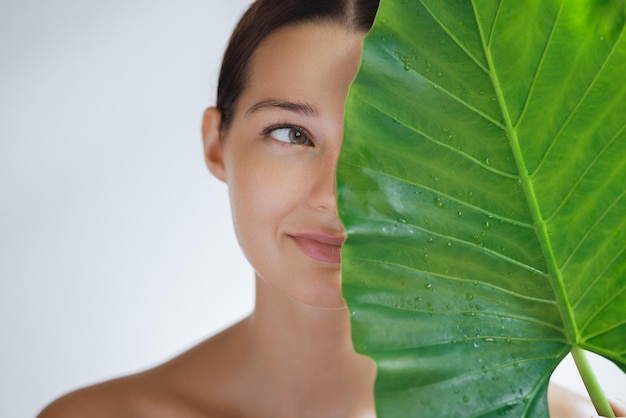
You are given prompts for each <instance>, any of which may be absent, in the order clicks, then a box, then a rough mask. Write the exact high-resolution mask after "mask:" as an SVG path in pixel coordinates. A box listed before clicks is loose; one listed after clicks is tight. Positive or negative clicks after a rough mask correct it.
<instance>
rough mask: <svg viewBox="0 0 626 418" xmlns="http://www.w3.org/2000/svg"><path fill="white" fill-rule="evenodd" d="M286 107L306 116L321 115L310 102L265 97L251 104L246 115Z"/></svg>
mask: <svg viewBox="0 0 626 418" xmlns="http://www.w3.org/2000/svg"><path fill="white" fill-rule="evenodd" d="M274 109H284V110H289V111H291V112H295V113H300V114H303V115H305V116H319V112H318V111H317V109H316V108H315V107H313V106H311V105H310V104H308V103H295V102H290V101H287V100H281V99H265V100H261V101H260V102H258V103H255V104H253V105H252V106H250V109H248V110H247V111H246V117H247V116H249V115H250V114H251V113H254V112H258V111H260V110H274Z"/></svg>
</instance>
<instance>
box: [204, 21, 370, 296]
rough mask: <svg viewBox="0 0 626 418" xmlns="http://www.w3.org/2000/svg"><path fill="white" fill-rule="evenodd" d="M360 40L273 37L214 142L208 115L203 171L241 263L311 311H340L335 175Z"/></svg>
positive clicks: (299, 31) (329, 32)
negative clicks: (219, 187)
mask: <svg viewBox="0 0 626 418" xmlns="http://www.w3.org/2000/svg"><path fill="white" fill-rule="evenodd" d="M363 37H364V34H363V33H360V32H351V31H349V30H348V29H346V28H344V27H342V26H340V25H339V24H333V23H316V24H308V23H305V24H301V25H298V26H289V27H285V28H282V29H279V30H277V31H276V32H274V33H272V34H271V35H270V36H268V37H267V38H266V39H265V40H264V41H263V42H262V43H261V44H260V45H259V47H258V49H257V50H256V51H255V53H254V55H253V56H252V60H251V62H250V79H249V85H248V86H247V88H246V90H245V91H244V92H243V94H242V96H241V97H240V98H239V101H238V103H237V107H236V109H235V113H234V115H233V119H232V122H231V125H230V126H229V129H228V131H227V132H226V133H224V134H223V135H222V137H221V138H220V133H219V112H218V111H217V110H215V109H210V110H209V111H207V114H206V115H205V121H204V128H203V129H204V132H203V134H204V140H205V152H206V156H207V163H208V165H209V168H210V170H211V171H212V172H213V173H214V174H215V175H216V176H217V177H218V178H220V179H222V180H224V181H225V182H226V183H227V184H228V187H229V193H230V200H231V207H232V213H233V221H234V225H235V231H236V234H237V238H238V240H239V243H240V245H241V247H242V249H243V251H244V253H245V255H246V257H247V258H248V260H249V261H250V263H251V264H252V266H253V268H254V270H255V272H256V274H257V276H258V277H259V278H261V279H262V280H265V281H266V282H268V283H270V284H272V285H274V286H276V287H277V288H279V289H280V290H281V291H283V292H284V293H285V294H287V295H288V296H289V297H291V298H293V299H295V300H298V301H300V302H302V303H305V304H307V305H311V306H318V307H343V306H344V301H343V298H342V296H341V279H340V274H339V267H340V247H341V244H342V243H343V240H344V237H345V234H344V231H343V228H342V226H341V223H340V221H339V219H338V217H337V207H336V195H335V170H336V166H337V159H338V156H339V151H340V148H341V142H342V137H343V118H344V107H345V102H346V95H347V92H348V88H349V86H350V83H351V82H352V80H353V79H354V77H355V75H356V72H357V69H358V65H359V62H360V55H361V49H362V43H363Z"/></svg>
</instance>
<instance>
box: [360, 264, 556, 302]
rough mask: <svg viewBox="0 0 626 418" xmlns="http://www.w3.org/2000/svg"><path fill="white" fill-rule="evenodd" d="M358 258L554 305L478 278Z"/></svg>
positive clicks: (548, 300)
mask: <svg viewBox="0 0 626 418" xmlns="http://www.w3.org/2000/svg"><path fill="white" fill-rule="evenodd" d="M360 260H363V261H369V262H372V263H377V264H384V265H387V266H391V267H397V268H399V269H401V270H410V271H413V272H416V273H425V274H428V275H431V276H435V277H439V278H441V279H445V280H450V281H454V282H459V283H469V284H474V283H479V284H481V285H483V286H485V287H488V288H491V289H493V290H496V291H498V292H502V293H505V294H508V295H510V296H513V297H515V298H518V299H523V300H527V301H531V302H536V303H545V304H549V305H554V303H555V302H554V301H553V300H550V299H541V298H537V297H534V296H528V295H522V294H520V293H517V292H514V291H512V290H509V289H506V288H503V287H500V286H496V285H495V284H493V283H489V282H483V281H480V280H470V279H466V278H463V277H457V276H450V275H448V274H442V273H437V272H432V271H426V270H420V269H417V268H414V267H410V266H405V265H402V264H398V263H393V262H390V261H386V260H377V259H373V258H360Z"/></svg>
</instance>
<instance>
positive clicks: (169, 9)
mask: <svg viewBox="0 0 626 418" xmlns="http://www.w3.org/2000/svg"><path fill="white" fill-rule="evenodd" d="M247 4H249V0H228V1H227V0H181V1H177V2H173V1H165V0H156V1H148V0H125V1H122V0H110V1H108V2H93V1H82V0H59V1H56V2H47V1H44V0H23V1H18V0H1V1H0V416H1V417H11V418H13V417H32V416H34V415H35V414H36V413H37V412H38V411H39V410H40V409H41V408H42V407H43V406H44V405H45V404H46V403H48V402H50V401H51V400H52V399H53V398H55V397H57V396H59V395H60V394H62V393H64V392H67V391H68V390H71V389H74V388H76V387H79V386H82V385H85V384H90V383H94V382H97V381H100V380H103V379H107V378H111V377H115V376H119V375H122V374H127V373H132V372H135V371H139V370H142V369H145V368H147V367H151V366H153V365H156V364H158V363H160V362H162V361H164V360H167V359H168V358H171V357H172V356H174V355H176V354H178V353H180V352H181V351H183V350H184V349H186V348H188V347H190V346H191V345H193V344H195V343H197V342H199V341H200V340H202V339H204V338H206V337H207V336H209V335H211V334H214V333H215V332H217V331H219V330H220V329H222V328H224V327H226V326H228V325H229V324H232V323H233V322H235V321H237V320H239V319H240V318H242V317H243V316H245V315H246V314H247V313H248V312H250V310H251V309H252V306H253V275H252V272H251V269H250V267H249V266H248V265H247V263H246V261H245V259H244V258H243V256H242V255H241V253H240V251H239V249H238V246H237V244H236V241H235V238H234V234H233V232H232V226H231V222H230V215H229V209H228V202H227V190H226V187H225V186H224V185H223V184H221V183H219V182H218V181H217V180H215V179H213V178H212V177H211V176H210V174H209V173H208V172H207V170H206V168H205V166H204V162H203V159H202V149H201V142H200V133H199V132H200V120H201V116H202V112H203V110H204V108H205V107H206V106H208V105H210V104H213V103H214V95H215V88H216V83H217V74H218V69H219V63H220V60H221V55H222V52H223V49H224V46H225V44H226V41H227V38H228V36H229V34H230V32H231V30H232V28H233V27H234V25H235V22H236V20H237V18H238V17H239V16H240V14H241V13H242V12H243V10H244V9H245V7H246V6H247ZM594 364H596V365H597V366H598V367H599V368H600V370H601V375H602V378H603V381H604V383H605V385H606V386H607V389H608V391H610V392H612V393H616V394H620V391H621V395H622V396H624V389H620V387H621V388H624V387H626V379H624V378H623V376H621V374H620V373H619V372H617V371H616V369H615V368H614V367H612V366H611V365H608V364H607V363H606V362H604V361H601V360H600V359H597V358H594ZM556 379H557V380H558V381H560V382H562V383H565V384H566V385H568V386H570V387H572V388H574V389H576V390H581V385H580V381H579V379H578V377H577V376H576V373H575V371H574V370H573V368H572V366H571V360H568V362H567V364H565V365H564V366H563V367H560V368H559V370H558V373H557V376H556Z"/></svg>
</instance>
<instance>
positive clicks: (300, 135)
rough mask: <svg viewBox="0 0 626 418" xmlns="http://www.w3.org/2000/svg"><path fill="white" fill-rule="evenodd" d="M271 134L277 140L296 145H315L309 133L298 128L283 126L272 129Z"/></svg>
mask: <svg viewBox="0 0 626 418" xmlns="http://www.w3.org/2000/svg"><path fill="white" fill-rule="evenodd" d="M269 135H270V136H271V137H272V138H274V139H275V140H277V141H280V142H286V143H288V144H295V145H313V143H312V142H311V140H310V139H309V137H308V136H307V134H306V133H305V132H304V131H303V130H302V129H298V128H292V127H281V128H276V129H272V130H271V131H270V132H269Z"/></svg>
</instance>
